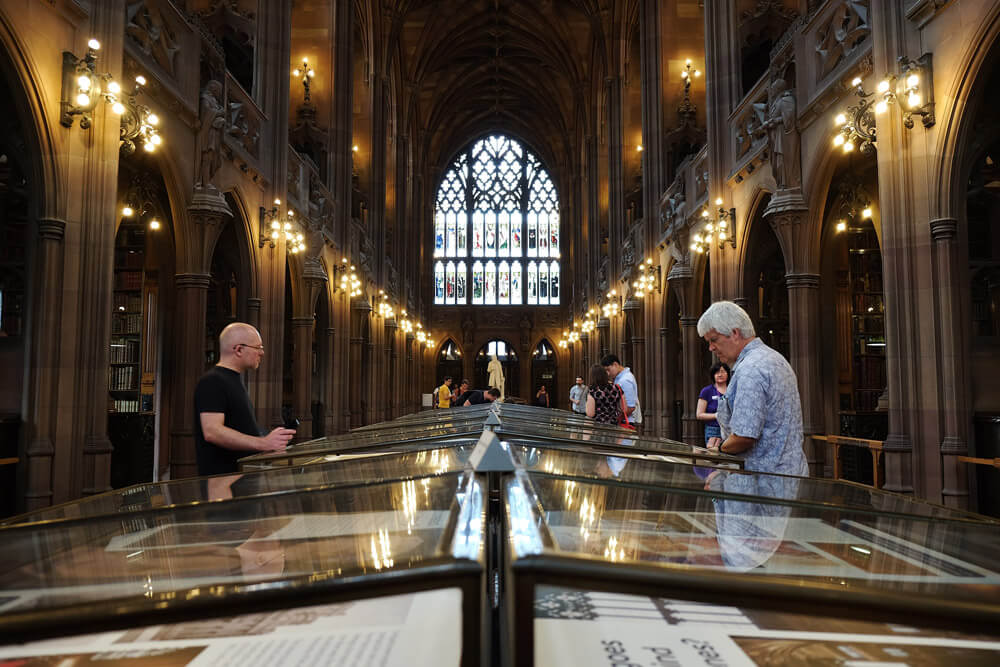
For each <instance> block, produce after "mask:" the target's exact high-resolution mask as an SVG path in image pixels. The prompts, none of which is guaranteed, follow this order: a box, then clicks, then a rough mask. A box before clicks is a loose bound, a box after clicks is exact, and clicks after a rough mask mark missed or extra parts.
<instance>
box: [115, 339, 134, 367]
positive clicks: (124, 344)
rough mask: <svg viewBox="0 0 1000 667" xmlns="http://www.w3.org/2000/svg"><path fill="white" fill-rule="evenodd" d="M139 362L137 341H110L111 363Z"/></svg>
mask: <svg viewBox="0 0 1000 667" xmlns="http://www.w3.org/2000/svg"><path fill="white" fill-rule="evenodd" d="M138 362H139V341H138V340H136V339H134V338H132V339H130V338H120V337H117V338H112V339H111V363H113V364H131V363H138Z"/></svg>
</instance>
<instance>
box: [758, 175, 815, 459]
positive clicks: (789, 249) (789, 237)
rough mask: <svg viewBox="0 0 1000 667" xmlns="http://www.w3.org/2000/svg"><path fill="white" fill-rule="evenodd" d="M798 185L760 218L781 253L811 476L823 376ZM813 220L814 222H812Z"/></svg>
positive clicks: (774, 199)
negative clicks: (783, 259)
mask: <svg viewBox="0 0 1000 667" xmlns="http://www.w3.org/2000/svg"><path fill="white" fill-rule="evenodd" d="M808 214H809V209H808V207H807V206H806V203H805V200H804V198H803V196H802V192H801V190H800V189H799V188H794V189H785V190H779V191H778V192H776V193H775V194H774V196H773V197H772V198H771V202H770V204H768V207H767V209H766V210H765V211H764V217H765V219H766V220H768V222H770V224H771V228H772V229H773V230H774V233H775V235H776V236H777V237H778V243H779V244H780V245H781V249H782V253H783V254H784V257H785V284H786V287H787V289H788V318H789V334H790V336H791V341H790V343H791V345H790V350H789V355H790V358H789V360H788V361H789V363H790V364H791V366H792V369H793V370H794V371H795V375H796V378H797V380H798V386H799V399H800V402H801V405H802V433H803V435H804V436H806V437H804V438H803V451H804V452H805V455H806V461H807V462H808V464H809V472H810V474H812V475H820V474H822V472H823V457H822V454H823V450H822V449H821V448H819V447H816V446H815V445H814V444H813V442H812V438H809V437H808V436H810V435H812V434H813V433H821V432H822V431H824V430H825V429H824V419H823V409H822V400H821V398H822V391H821V390H822V386H821V383H822V376H821V373H820V356H821V355H822V353H823V351H822V346H821V345H820V328H821V326H822V324H821V322H820V307H819V296H820V295H819V272H818V270H816V266H815V264H816V258H815V257H814V256H813V255H812V254H811V253H810V251H809V249H810V247H811V246H810V243H809V241H810V233H811V229H812V225H811V224H810V222H809V219H808ZM816 224H818V221H817V222H816Z"/></svg>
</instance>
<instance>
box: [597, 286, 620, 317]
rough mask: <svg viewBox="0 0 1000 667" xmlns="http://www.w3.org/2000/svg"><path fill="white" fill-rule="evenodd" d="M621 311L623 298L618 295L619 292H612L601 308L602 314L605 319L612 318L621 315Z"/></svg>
mask: <svg viewBox="0 0 1000 667" xmlns="http://www.w3.org/2000/svg"><path fill="white" fill-rule="evenodd" d="M620 310H621V296H619V294H618V290H611V291H610V292H608V294H607V296H606V299H605V301H604V305H603V306H601V314H603V315H604V317H607V318H611V317H614V316H615V315H617V314H618V313H619V311H620Z"/></svg>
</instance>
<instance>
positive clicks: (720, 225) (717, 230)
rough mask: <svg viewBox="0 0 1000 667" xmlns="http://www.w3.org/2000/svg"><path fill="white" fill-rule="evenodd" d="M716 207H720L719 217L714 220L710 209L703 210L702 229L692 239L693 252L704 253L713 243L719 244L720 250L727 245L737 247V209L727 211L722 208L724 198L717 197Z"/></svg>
mask: <svg viewBox="0 0 1000 667" xmlns="http://www.w3.org/2000/svg"><path fill="white" fill-rule="evenodd" d="M715 205H716V206H718V207H719V210H718V214H717V217H716V218H715V219H714V220H713V219H712V214H711V213H709V212H708V209H702V211H701V219H702V227H701V228H700V229H699V230H698V231H697V232H696V233H695V234H694V235H692V237H691V250H693V251H694V252H697V253H704V252H705V251H707V250H708V248H709V246H710V244H711V243H713V242H716V241H717V242H718V244H719V248H720V249H721V248H725V247H726V245H728V246H730V247H731V248H735V247H736V234H735V229H734V228H735V226H736V209H735V208H730V209H728V210H727V209H726V208H724V207H723V206H722V197H717V198H716V200H715Z"/></svg>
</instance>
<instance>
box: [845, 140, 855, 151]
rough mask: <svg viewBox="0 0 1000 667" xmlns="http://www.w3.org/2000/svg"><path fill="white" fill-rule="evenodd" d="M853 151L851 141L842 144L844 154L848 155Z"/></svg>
mask: <svg viewBox="0 0 1000 667" xmlns="http://www.w3.org/2000/svg"><path fill="white" fill-rule="evenodd" d="M853 150H854V142H853V141H846V142H844V152H845V153H850V152H851V151H853Z"/></svg>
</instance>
